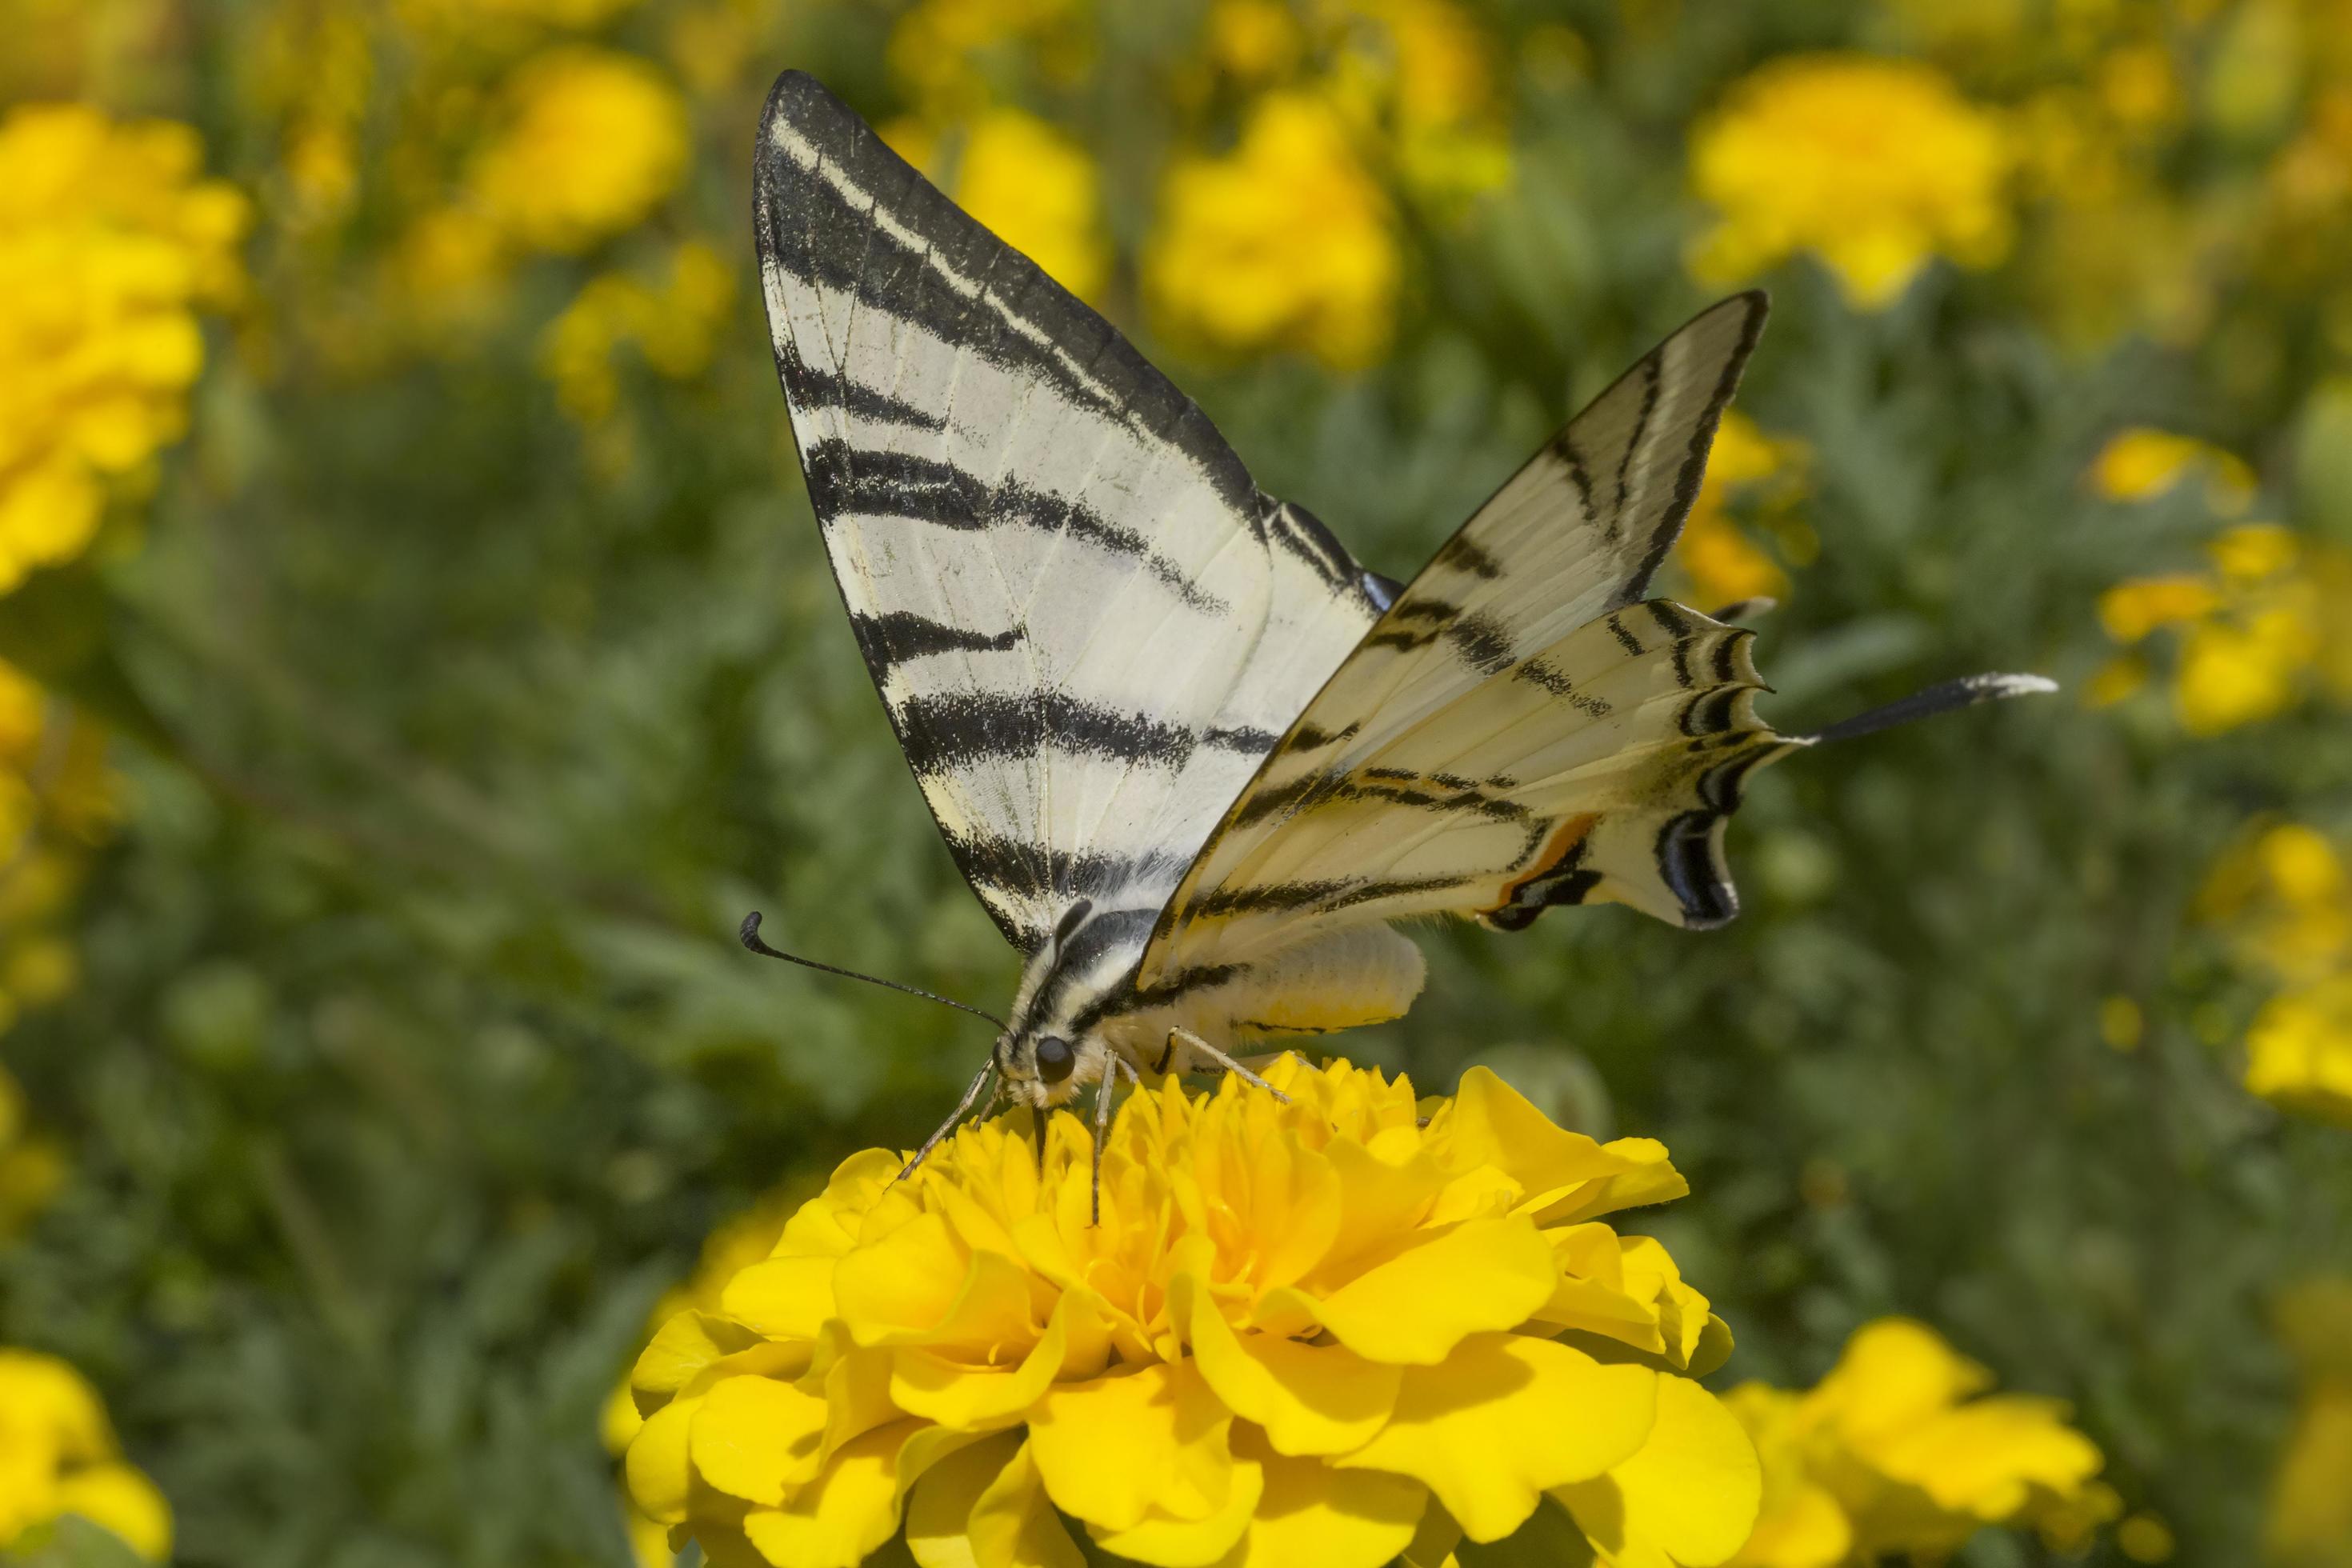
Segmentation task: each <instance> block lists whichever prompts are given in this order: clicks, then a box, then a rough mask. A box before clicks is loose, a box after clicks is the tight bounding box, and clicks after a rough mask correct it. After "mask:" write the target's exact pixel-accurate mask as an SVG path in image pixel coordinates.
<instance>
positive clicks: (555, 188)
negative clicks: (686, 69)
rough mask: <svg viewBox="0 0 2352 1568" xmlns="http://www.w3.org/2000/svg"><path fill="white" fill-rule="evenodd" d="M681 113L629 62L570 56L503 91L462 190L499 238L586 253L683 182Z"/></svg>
mask: <svg viewBox="0 0 2352 1568" xmlns="http://www.w3.org/2000/svg"><path fill="white" fill-rule="evenodd" d="M687 152H688V142H687V124H686V105H685V102H684V100H682V99H680V98H679V96H678V94H677V89H675V88H673V87H672V86H671V85H670V84H669V82H668V80H667V79H665V78H664V77H663V76H662V74H661V72H659V71H658V70H656V69H655V68H654V67H653V66H651V65H649V64H648V63H646V61H645V60H642V59H640V58H637V57H635V56H634V55H625V54H620V53H617V52H615V51H614V50H610V49H597V48H584V47H567V48H561V49H554V50H551V51H549V52H548V53H546V54H544V55H541V56H539V57H537V58H534V59H532V60H530V61H528V62H526V63H525V64H524V65H523V66H522V67H521V68H520V69H518V70H517V71H516V73H515V75H514V78H513V79H512V80H511V81H509V83H508V85H507V89H506V105H505V126H504V129H503V130H502V131H501V132H499V135H498V136H497V137H496V139H495V140H493V141H492V142H490V144H489V145H488V147H486V148H485V149H483V151H482V152H481V153H480V154H479V155H478V158H477V160H476V162H475V164H474V168H473V173H472V178H471V181H470V184H469V189H470V192H471V195H472V197H473V200H474V203H475V205H476V206H477V207H478V210H479V211H480V213H481V215H482V216H483V217H484V218H485V219H486V220H487V221H488V223H489V224H490V225H491V226H493V227H494V228H495V229H497V230H498V231H499V233H500V234H502V235H504V236H506V237H509V238H510V239H511V240H513V241H516V242H518V243H520V244H522V245H525V246H529V247H532V248H534V249H540V250H551V251H579V250H585V249H587V248H588V247H590V246H593V245H594V244H596V243H597V242H598V241H600V240H604V239H607V238H610V237H612V236H614V235H615V234H618V233H620V232H621V231H622V230H624V229H625V228H629V227H631V226H634V225H635V224H637V223H638V222H640V221H642V220H643V219H644V218H645V217H646V215H647V214H648V213H650V212H651V211H652V210H653V208H654V206H655V205H656V203H658V202H660V201H661V199H662V198H663V197H665V196H667V195H669V193H670V192H671V191H672V190H673V189H675V188H676V186H677V183H678V180H679V179H680V177H681V176H682V175H683V174H685V172H686V161H687Z"/></svg>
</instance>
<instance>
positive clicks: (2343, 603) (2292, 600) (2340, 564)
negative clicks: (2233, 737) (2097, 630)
mask: <svg viewBox="0 0 2352 1568" xmlns="http://www.w3.org/2000/svg"><path fill="white" fill-rule="evenodd" d="M2208 552H2209V554H2210V557H2211V559H2212V563H2213V566H2212V570H2211V571H2210V572H2207V573H2202V574H2173V575H2170V576H2163V577H2142V578H2136V579H2133V580H2132V581H2129V582H2126V583H2121V584H2116V586H2115V587H2113V588H2110V589H2109V590H2107V592H2106V593H2105V595H2101V597H2100V600H2099V618H2100V621H2101V622H2102V623H2103V624H2104V625H2105V627H2106V630H2107V634H2108V635H2109V636H2110V637H2114V638H2115V639H2116V641H2117V642H2120V643H2125V644H2131V643H2136V642H2138V641H2140V640H2142V639H2144V638H2145V637H2147V636H2148V635H2149V634H2150V633H2152V632H2154V631H2156V630H2157V629H2158V628H2159V627H2166V626H2170V627H2176V628H2178V629H2179V631H2180V634H2181V640H2180V653H2179V665H2178V668H2176V670H2175V672H2174V676H2173V681H2172V699H2173V709H2174V711H2175V713H2176V714H2177V716H2178V717H2179V720H2180V723H2181V727H2182V728H2183V729H2185V730H2187V731H2189V732H2190V733H2191V734H2198V735H2213V734H2219V733H2221V732H2222V731H2228V730H2234V729H2237V728H2240V727H2241V726H2243V725H2246V724H2252V723H2257V722H2260V721H2263V720H2265V719H2270V718H2273V717H2275V716H2277V715H2278V714H2280V713H2283V712H2284V711H2286V710H2288V709H2290V708H2292V707H2294V704H2295V703H2296V702H2298V701H2300V700H2302V699H2303V697H2304V696H2305V693H2306V692H2307V691H2309V690H2310V689H2312V688H2314V687H2315V686H2316V687H2318V688H2320V689H2324V690H2327V691H2329V692H2331V693H2333V694H2334V695H2336V696H2337V697H2338V698H2352V631H2347V618H2346V611H2347V608H2352V560H2347V558H2346V557H2345V556H2343V555H2342V553H2341V552H2336V551H2335V550H2332V549H2329V548H2328V547H2326V546H2324V545H2320V544H2316V543H2314V542H2308V541H2306V540H2305V539H2303V538H2302V537H2301V536H2299V535H2297V534H2296V533H2295V532H2294V531H2293V530H2291V529H2286V528H2283V527H2281V526H2279V525H2278V524H2276V523H2241V524H2239V525H2238V526H2236V527H2234V528H2231V529H2229V530H2227V531H2224V532H2223V533H2221V535H2220V536H2219V537H2217V538H2216V539H2215V540H2214V541H2213V542H2212V543H2211V544H2210V546H2209V547H2208Z"/></svg>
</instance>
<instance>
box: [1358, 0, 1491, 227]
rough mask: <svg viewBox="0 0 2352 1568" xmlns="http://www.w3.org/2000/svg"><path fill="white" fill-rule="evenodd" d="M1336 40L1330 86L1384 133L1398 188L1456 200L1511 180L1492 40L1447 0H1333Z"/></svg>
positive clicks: (1368, 126)
mask: <svg viewBox="0 0 2352 1568" xmlns="http://www.w3.org/2000/svg"><path fill="white" fill-rule="evenodd" d="M1324 9H1325V11H1326V13H1327V15H1328V16H1330V18H1331V20H1332V21H1333V23H1334V24H1335V25H1336V26H1338V27H1339V29H1340V31H1341V35H1342V46H1341V47H1340V48H1339V51H1338V59H1337V61H1336V64H1335V66H1334V69H1333V79H1332V80H1331V81H1330V83H1329V84H1328V90H1329V91H1330V93H1331V94H1332V95H1333V97H1334V98H1335V99H1336V100H1338V101H1339V102H1342V103H1345V104H1349V105H1350V106H1352V107H1353V108H1354V109H1355V110H1356V112H1357V115H1358V118H1359V119H1360V121H1361V123H1362V125H1363V128H1364V129H1365V130H1366V131H1368V132H1369V131H1385V132H1387V134H1388V136H1389V138H1390V139H1391V142H1392V145H1393V153H1392V156H1393V157H1394V159H1395V163H1396V172H1397V174H1398V176H1399V178H1400V179H1402V182H1403V184H1404V185H1405V188H1407V189H1408V190H1411V191H1413V192H1416V193H1418V194H1420V195H1424V196H1433V197H1439V198H1458V197H1462V196H1467V195H1475V194H1477V193H1478V192H1480V191H1486V190H1493V189H1495V188H1496V187H1497V186H1500V185H1502V184H1507V182H1508V181H1509V179H1510V177H1511V145H1510V139H1509V137H1508V135H1507V132H1506V130H1505V127H1504V123H1503V117H1502V115H1501V113H1500V112H1499V104H1500V91H1499V84H1498V83H1497V82H1496V74H1495V70H1494V63H1493V54H1494V47H1493V44H1492V42H1491V41H1490V40H1489V38H1488V37H1487V36H1486V30H1485V29H1484V27H1483V26H1481V25H1480V23H1479V22H1478V20H1477V19H1476V18H1475V17H1474V16H1472V15H1471V14H1470V13H1469V12H1468V11H1465V9H1463V8H1462V7H1461V6H1460V5H1455V4H1454V0H1339V3H1337V4H1334V5H1328V6H1326V7H1325V8H1324Z"/></svg>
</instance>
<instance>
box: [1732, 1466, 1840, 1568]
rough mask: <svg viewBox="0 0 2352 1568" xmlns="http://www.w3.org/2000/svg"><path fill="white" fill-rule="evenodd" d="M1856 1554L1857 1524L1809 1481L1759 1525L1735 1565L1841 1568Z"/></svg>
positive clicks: (1835, 1501) (1751, 1567)
mask: <svg viewBox="0 0 2352 1568" xmlns="http://www.w3.org/2000/svg"><path fill="white" fill-rule="evenodd" d="M1852 1556H1853V1524H1852V1523H1851V1522H1850V1521H1848V1520H1847V1519H1846V1516H1845V1510H1843V1509H1842V1508H1840V1507H1839V1506H1838V1502H1837V1499H1835V1498H1833V1497H1832V1496H1831V1495H1830V1494H1829V1493H1828V1491H1826V1490H1825V1489H1822V1488H1821V1487H1817V1486H1814V1485H1812V1484H1811V1482H1807V1483H1805V1484H1803V1485H1801V1486H1800V1487H1798V1488H1797V1489H1796V1490H1795V1491H1793V1492H1791V1493H1790V1494H1789V1495H1788V1496H1787V1497H1785V1498H1782V1499H1780V1500H1779V1501H1777V1502H1776V1503H1775V1504H1774V1505H1773V1507H1772V1509H1771V1510H1770V1511H1769V1512H1768V1513H1766V1514H1765V1515H1764V1517H1763V1518H1761V1519H1759V1520H1758V1521H1756V1529H1755V1531H1754V1532H1753V1533H1752V1534H1750V1535H1749V1536H1748V1540H1747V1541H1746V1542H1744V1543H1743V1544H1742V1545H1741V1547H1740V1550H1739V1555H1738V1558H1737V1559H1735V1561H1736V1562H1738V1563H1740V1564H1741V1565H1742V1568H1838V1565H1839V1564H1840V1563H1844V1562H1846V1561H1847V1560H1848V1559H1849V1558H1851V1557H1852Z"/></svg>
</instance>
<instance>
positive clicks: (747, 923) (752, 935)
mask: <svg viewBox="0 0 2352 1568" xmlns="http://www.w3.org/2000/svg"><path fill="white" fill-rule="evenodd" d="M735 934H736V936H737V937H738V938H739V939H740V941H741V942H742V943H743V945H744V946H745V947H748V948H750V949H751V951H752V952H756V953H758V954H759V955H760V956H761V957H762V958H781V959H782V960H783V961H784V962H785V963H797V964H799V965H800V966H801V967H802V968H803V969H821V970H823V971H824V972H825V973H827V974H838V975H840V976H841V977H842V978H843V979H845V980H863V981H864V982H866V984H868V985H879V986H882V987H884V988H885V989H887V990H891V991H903V992H905V993H906V994H908V995H909V996H920V997H921V998H922V999H923V1000H924V1001H926V1002H937V1003H938V1004H940V1005H941V1006H943V1007H957V1008H961V1009H962V1010H963V1011H964V1012H967V1013H970V1014H971V1016H974V1017H975V1018H985V1019H987V1020H988V1021H989V1022H990V1023H992V1024H993V1025H995V1026H997V1027H998V1028H1000V1029H1002V1028H1003V1027H1005V1023H1004V1020H1003V1019H1002V1018H1000V1017H998V1016H996V1015H995V1014H993V1013H990V1012H986V1011H983V1010H982V1009H981V1008H978V1007H975V1006H973V1005H971V1003H969V1002H959V1001H957V1000H956V999H955V998H954V997H952V996H942V995H940V994H939V993H938V992H936V991H926V990H924V989H923V988H922V987H921V986H919V985H901V984H898V982H897V981H895V980H885V979H883V978H882V977H881V976H880V975H878V974H860V973H857V971H856V970H855V969H843V968H841V967H840V966H839V965H837V964H831V963H818V962H817V961H816V960H815V959H814V958H803V957H801V956H800V955H799V954H798V953H793V952H782V951H781V950H779V949H776V948H772V947H770V946H769V945H768V944H767V943H766V942H761V940H760V911H759V910H752V911H751V913H750V914H748V915H745V916H744V917H743V929H742V930H740V931H737V932H736V933H735ZM979 1089H980V1086H979V1084H978V1083H977V1082H974V1084H973V1085H972V1092H973V1093H975V1094H976V1093H978V1092H979Z"/></svg>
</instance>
